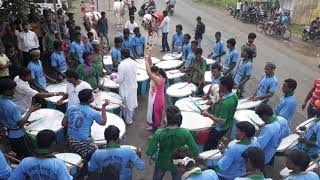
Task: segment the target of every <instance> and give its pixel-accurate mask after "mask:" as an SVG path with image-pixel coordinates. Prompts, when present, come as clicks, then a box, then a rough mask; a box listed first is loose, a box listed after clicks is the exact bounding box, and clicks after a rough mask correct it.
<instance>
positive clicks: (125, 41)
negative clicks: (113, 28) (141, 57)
mask: <svg viewBox="0 0 320 180" xmlns="http://www.w3.org/2000/svg"><path fill="white" fill-rule="evenodd" d="M131 39H132V38H131V37H129V38H128V39H125V38H124V37H123V36H122V40H123V42H122V48H125V49H129V50H130V56H131V57H133V46H132V42H131Z"/></svg>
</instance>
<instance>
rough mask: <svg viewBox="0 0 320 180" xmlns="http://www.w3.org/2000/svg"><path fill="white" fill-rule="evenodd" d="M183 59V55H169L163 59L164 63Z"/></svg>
mask: <svg viewBox="0 0 320 180" xmlns="http://www.w3.org/2000/svg"><path fill="white" fill-rule="evenodd" d="M181 57H182V53H168V54H165V55H164V56H163V57H162V59H163V60H164V61H169V60H178V59H181Z"/></svg>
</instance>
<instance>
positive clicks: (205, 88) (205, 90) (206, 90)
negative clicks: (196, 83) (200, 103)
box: [203, 84, 211, 94]
mask: <svg viewBox="0 0 320 180" xmlns="http://www.w3.org/2000/svg"><path fill="white" fill-rule="evenodd" d="M210 86H211V84H208V85H205V86H204V87H203V93H204V94H207V93H208V91H209V89H210Z"/></svg>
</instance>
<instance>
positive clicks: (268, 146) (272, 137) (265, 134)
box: [257, 120, 281, 164]
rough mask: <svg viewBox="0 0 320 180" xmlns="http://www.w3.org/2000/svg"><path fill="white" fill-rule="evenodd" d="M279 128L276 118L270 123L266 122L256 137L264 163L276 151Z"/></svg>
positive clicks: (267, 161) (268, 160)
mask: <svg viewBox="0 0 320 180" xmlns="http://www.w3.org/2000/svg"><path fill="white" fill-rule="evenodd" d="M280 128H281V127H280V124H279V123H278V122H277V121H276V120H275V121H273V122H271V123H267V125H266V126H265V127H264V128H262V130H261V132H260V134H259V136H258V137H257V142H258V144H259V147H260V148H261V149H262V150H263V152H264V156H265V161H264V163H265V164H267V163H269V162H270V161H271V159H272V157H273V156H274V154H275V153H276V151H277V148H278V146H279V139H280Z"/></svg>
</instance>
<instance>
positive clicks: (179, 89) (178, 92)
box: [166, 82, 197, 98]
mask: <svg viewBox="0 0 320 180" xmlns="http://www.w3.org/2000/svg"><path fill="white" fill-rule="evenodd" d="M196 90H197V87H196V85H194V84H192V83H190V84H188V83H187V82H179V83H176V84H173V85H171V86H169V87H168V89H167V92H166V93H167V95H169V96H171V97H178V98H179V97H186V96H189V95H191V94H192V92H195V91H196Z"/></svg>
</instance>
